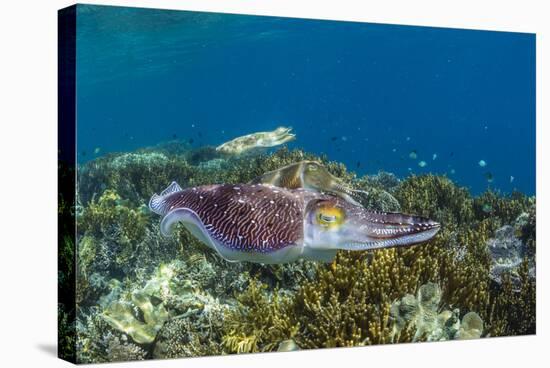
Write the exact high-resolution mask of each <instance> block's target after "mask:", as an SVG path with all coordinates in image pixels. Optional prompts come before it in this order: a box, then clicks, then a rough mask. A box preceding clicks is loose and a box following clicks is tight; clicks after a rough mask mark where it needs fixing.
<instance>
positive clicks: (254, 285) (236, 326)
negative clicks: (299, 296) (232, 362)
mask: <svg viewBox="0 0 550 368" xmlns="http://www.w3.org/2000/svg"><path fill="white" fill-rule="evenodd" d="M237 300H238V302H239V304H238V307H237V308H236V309H235V310H234V311H232V312H231V313H229V314H228V316H227V318H226V323H225V324H224V329H225V336H224V337H223V340H222V344H223V346H224V348H225V349H226V350H227V351H228V352H231V353H249V352H258V351H271V350H274V349H276V348H277V346H278V344H279V342H280V341H283V340H287V339H290V338H292V337H294V335H295V334H296V333H297V331H298V329H299V325H298V324H295V323H294V322H293V321H291V320H290V319H289V315H288V310H287V308H288V307H289V305H288V303H289V298H288V296H285V295H283V294H282V293H280V291H279V290H278V289H275V290H274V291H273V292H270V293H266V285H265V284H263V283H261V282H259V281H257V280H252V281H251V282H250V285H249V287H248V288H247V290H246V291H245V292H243V293H242V294H240V295H239V296H238V297H237Z"/></svg>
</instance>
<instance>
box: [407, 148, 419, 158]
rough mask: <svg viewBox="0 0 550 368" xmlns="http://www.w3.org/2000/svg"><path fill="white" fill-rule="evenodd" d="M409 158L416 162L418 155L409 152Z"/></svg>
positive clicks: (414, 152)
mask: <svg viewBox="0 0 550 368" xmlns="http://www.w3.org/2000/svg"><path fill="white" fill-rule="evenodd" d="M409 157H410V158H412V159H413V160H416V159H417V158H418V154H417V153H416V150H414V151H411V153H409Z"/></svg>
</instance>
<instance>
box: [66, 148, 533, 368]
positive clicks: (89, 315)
mask: <svg viewBox="0 0 550 368" xmlns="http://www.w3.org/2000/svg"><path fill="white" fill-rule="evenodd" d="M303 160H312V161H317V162H320V163H321V164H322V165H323V166H325V167H326V168H327V170H328V171H329V172H330V174H331V175H334V176H335V177H337V178H338V179H339V180H341V181H342V182H343V183H345V184H346V185H347V186H349V187H350V188H353V189H358V190H364V191H367V192H369V197H368V198H367V199H368V203H367V204H366V205H367V206H369V207H372V208H374V209H379V210H385V211H395V210H400V211H402V212H408V213H413V214H417V215H422V216H426V217H430V218H432V219H434V220H436V221H438V222H441V223H442V225H443V226H442V229H441V231H440V232H439V233H438V235H437V236H436V237H435V238H434V239H433V240H432V241H430V242H429V243H428V244H425V245H422V246H415V247H409V248H402V249H384V250H377V251H372V252H346V251H340V252H339V253H338V254H337V257H336V259H335V261H334V262H333V263H332V264H324V263H316V262H309V261H303V260H302V261H299V262H295V263H290V264H283V265H261V264H249V263H228V262H226V261H224V260H223V259H221V258H220V257H218V256H216V255H215V254H214V253H213V252H212V251H211V250H210V249H208V248H207V247H205V246H204V245H203V244H201V243H200V242H199V241H198V240H197V239H196V238H195V237H193V236H192V235H191V234H190V233H189V232H188V231H187V230H186V229H185V228H184V227H179V228H178V230H177V231H176V234H175V235H174V236H173V237H170V238H164V237H161V236H160V234H159V229H158V221H157V219H155V218H154V217H153V216H151V215H150V213H149V211H148V209H147V207H146V204H147V201H148V199H149V197H150V195H151V193H154V192H158V191H159V190H161V189H162V188H164V187H165V186H166V185H167V183H169V182H171V181H172V180H177V181H178V182H179V183H180V184H181V185H183V186H190V185H200V184H211V183H243V182H248V181H250V180H251V179H253V178H254V177H257V176H259V175H261V174H263V173H265V172H267V171H271V170H276V169H279V168H281V167H283V166H286V165H289V164H291V163H295V162H299V161H303ZM78 178H79V179H78V180H79V182H78V202H77V205H68V206H66V208H67V209H70V210H71V211H72V213H76V216H77V221H78V227H77V229H78V233H77V254H78V257H77V259H78V267H77V269H76V279H77V288H76V291H75V294H76V300H77V303H78V308H77V310H76V316H77V319H76V321H77V323H76V326H71V325H70V324H69V323H62V325H63V326H64V328H68V329H70V328H73V329H76V331H77V339H76V342H75V341H71V340H69V339H68V340H67V341H65V342H64V343H65V344H66V345H67V346H73V347H74V346H76V352H77V356H78V361H79V362H81V363H95V362H107V361H115V360H117V361H118V360H141V359H151V358H175V357H183V356H200V355H212V354H224V353H244V352H257V351H276V350H279V351H292V350H298V349H311V348H321V347H336V346H358V345H371V344H381V343H398V342H411V341H438V340H450V339H466V338H478V337H481V336H484V337H485V336H505V335H518V334H532V333H535V329H536V323H535V321H536V313H535V312H536V309H535V294H536V293H535V291H536V280H535V278H534V274H535V262H534V259H535V257H534V256H535V249H536V236H535V229H536V219H535V215H536V213H535V211H536V210H535V199H534V198H530V197H527V196H524V195H522V194H520V193H513V194H511V195H501V194H500V193H496V192H492V191H489V192H486V193H484V194H482V195H480V196H477V197H473V196H472V195H470V193H469V192H468V190H467V189H465V188H460V187H459V186H457V185H455V184H454V183H453V182H452V181H451V180H450V179H448V178H446V177H441V176H435V175H424V176H410V177H408V178H406V179H398V178H396V177H395V175H393V174H390V173H379V174H377V175H373V176H365V177H362V178H357V177H356V175H355V174H354V173H352V172H350V171H348V170H347V169H346V167H345V166H344V165H342V164H340V163H335V162H330V161H329V160H327V158H326V157H317V156H315V155H312V154H309V153H306V152H303V151H300V150H288V149H287V148H281V149H279V150H277V151H275V152H273V153H260V154H256V155H249V156H246V157H239V156H236V157H226V156H221V155H220V154H219V153H217V152H215V149H214V148H213V147H206V148H204V147H203V148H201V149H191V148H190V147H189V146H188V145H185V144H181V143H178V142H172V143H170V144H169V145H166V146H162V147H151V148H148V149H144V150H141V151H137V152H133V153H123V154H112V155H109V156H105V157H102V158H99V159H96V160H93V161H90V162H87V163H86V164H84V165H82V166H81V167H79V175H78ZM67 213H68V212H67ZM69 240H70V239H69ZM69 240H68V241H67V244H66V246H67V247H68V248H69V249H71V248H72V249H74V244H71V242H70V241H69ZM60 244H61V246H63V244H65V243H63V242H60ZM505 247H506V252H512V254H511V255H509V256H506V257H503V256H502V254H503V253H502V252H501V251H504V248H505ZM494 250H498V251H497V252H494ZM506 254H508V253H506ZM64 257H66V259H65V258H60V262H66V263H67V264H70V263H71V261H72V258H71V257H74V251H73V253H70V252H65V253H64ZM499 258H502V259H503V260H504V259H508V260H510V259H513V262H511V263H513V264H514V267H513V268H504V269H501V270H500V271H499V272H498V278H497V277H495V275H496V273H495V260H496V261H498V259H499ZM497 263H498V262H497ZM70 272H71V270H70V269H67V270H66V273H63V274H62V275H61V276H62V279H64V280H65V279H66V280H70V278H71V277H74V274H71V273H70ZM69 284H70V283H69ZM59 311H60V312H59V313H60V317H61V321H70V320H71V317H70V311H67V310H66V309H65V308H64V307H63V306H60V308H59ZM72 313H75V312H74V311H73V312H72ZM68 335H70V334H68ZM73 350H74V348H73Z"/></svg>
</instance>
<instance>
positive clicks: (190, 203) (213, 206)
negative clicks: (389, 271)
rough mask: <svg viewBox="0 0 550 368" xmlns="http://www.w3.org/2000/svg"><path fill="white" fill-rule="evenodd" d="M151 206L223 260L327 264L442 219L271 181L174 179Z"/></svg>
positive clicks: (426, 232)
mask: <svg viewBox="0 0 550 368" xmlns="http://www.w3.org/2000/svg"><path fill="white" fill-rule="evenodd" d="M149 208H150V209H151V210H152V211H153V212H155V213H157V214H159V215H161V216H163V218H162V221H161V225H160V229H161V233H162V234H163V235H166V236H168V235H170V234H171V232H172V230H173V228H174V225H175V224H176V223H178V222H181V223H183V224H184V226H185V227H186V228H187V229H188V230H189V231H190V232H191V233H192V234H193V235H194V236H195V237H197V238H198V239H200V240H201V241H202V242H203V243H205V244H206V245H207V246H209V247H210V248H212V249H213V250H215V251H216V252H217V253H218V254H219V255H220V256H221V257H222V258H224V259H225V260H227V261H233V262H237V261H248V262H255V263H270V264H275V263H286V262H292V261H295V260H297V259H299V258H304V259H309V260H317V261H324V262H330V261H331V260H332V259H333V258H334V256H335V255H336V252H337V250H339V249H344V250H369V249H378V248H389V247H397V246H406V245H412V244H418V243H423V242H426V241H428V240H429V239H431V238H432V237H433V236H434V235H435V234H436V233H437V232H438V231H439V228H440V224H439V223H437V222H435V221H432V220H429V219H427V218H423V217H419V216H410V215H405V214H401V213H386V212H378V211H369V210H367V209H365V208H363V207H361V206H357V205H355V204H353V203H350V202H348V201H346V200H344V199H342V198H340V197H336V196H333V195H330V194H324V193H320V192H316V191H311V190H307V189H304V188H299V189H286V188H280V187H276V186H273V185H270V184H240V185H232V184H215V185H205V186H199V187H193V188H187V189H182V188H181V187H180V186H179V185H178V184H177V183H176V182H173V183H172V184H170V185H169V186H168V188H166V189H165V190H164V191H163V192H162V193H160V195H157V194H154V195H153V196H152V197H151V200H150V202H149Z"/></svg>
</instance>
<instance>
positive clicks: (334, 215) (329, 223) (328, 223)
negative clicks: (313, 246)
mask: <svg viewBox="0 0 550 368" xmlns="http://www.w3.org/2000/svg"><path fill="white" fill-rule="evenodd" d="M344 219H345V213H344V210H343V209H342V208H340V207H335V206H321V207H319V208H318V209H317V211H316V213H315V220H316V222H317V224H318V225H320V226H322V227H325V228H327V229H332V228H335V227H339V226H340V225H341V224H342V223H343V222H344Z"/></svg>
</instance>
